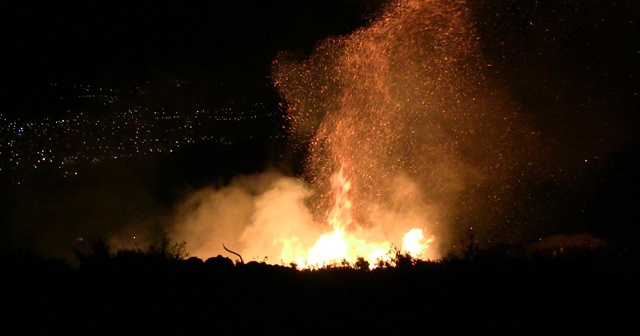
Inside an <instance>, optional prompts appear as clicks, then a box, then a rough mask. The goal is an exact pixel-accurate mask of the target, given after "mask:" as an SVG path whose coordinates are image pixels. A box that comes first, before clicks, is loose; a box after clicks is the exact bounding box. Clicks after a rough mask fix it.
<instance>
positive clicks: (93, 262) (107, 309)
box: [0, 245, 640, 335]
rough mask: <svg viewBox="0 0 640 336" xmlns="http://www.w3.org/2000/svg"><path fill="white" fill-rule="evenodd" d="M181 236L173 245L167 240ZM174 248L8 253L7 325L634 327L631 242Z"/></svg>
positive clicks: (204, 329)
mask: <svg viewBox="0 0 640 336" xmlns="http://www.w3.org/2000/svg"><path fill="white" fill-rule="evenodd" d="M175 247H177V249H176V248H175ZM179 252H180V246H179V245H175V246H173V248H172V247H171V246H169V245H164V246H163V247H162V248H160V249H149V250H145V251H141V250H137V251H119V252H117V253H115V254H111V253H109V250H108V249H102V250H101V249H100V248H97V249H94V251H93V252H92V253H89V254H79V255H78V256H79V259H80V261H81V265H80V266H79V267H71V266H69V265H68V264H66V263H64V262H60V261H56V260H45V259H41V258H37V257H34V256H33V255H29V254H26V253H22V254H20V253H16V252H11V253H8V252H5V253H3V255H2V260H1V264H0V266H1V268H2V278H1V280H0V304H1V305H2V307H1V309H2V312H3V313H2V314H1V315H0V316H1V317H0V319H1V321H0V325H1V326H2V334H3V335H18V334H20V335H24V334H33V333H34V332H35V333H37V334H45V333H46V334H52V333H57V332H61V333H63V334H67V335H68V334H83V335H126V334H136V335H164V334H167V335H168V334H171V335H189V334H210V335H213V334H216V333H222V332H225V333H232V334H242V333H246V332H259V333H261V334H262V333H269V334H271V333H274V332H279V333H284V334H327V333H329V332H340V333H345V332H354V333H357V334H362V333H373V334H383V333H392V334H404V333H408V332H411V333H419V334H435V333H440V334H441V333H444V334H447V335H451V334H467V335H468V334H471V333H474V334H485V333H487V332H491V333H494V334H507V333H509V334H513V335H529V334H536V335H554V334H563V335H567V334H585V333H586V334H610V335H620V334H633V333H634V332H636V331H637V330H638V329H637V327H638V319H637V312H638V308H639V304H638V302H639V301H638V299H640V295H639V290H638V284H639V283H640V281H638V280H640V277H639V272H638V258H637V256H638V253H637V250H635V251H634V250H633V249H630V248H607V249H600V250H596V251H587V252H583V253H574V254H566V255H555V256H540V257H535V256H529V257H517V256H516V257H514V256H510V257H506V256H498V255H493V256H490V255H482V254H481V253H474V254H473V255H464V256H461V257H449V258H446V259H444V260H442V261H438V262H425V261H418V260H415V259H412V258H410V257H408V256H406V255H401V254H397V255H396V259H395V260H394V262H393V263H391V264H387V265H382V266H383V267H379V268H376V269H373V270H368V269H367V267H368V265H367V264H366V263H358V264H356V265H351V266H346V265H333V266H329V267H325V268H322V269H319V270H313V271H310V270H298V269H296V268H295V267H294V266H278V265H268V264H265V263H259V262H255V261H253V262H249V263H246V264H244V263H240V262H236V263H234V262H233V261H232V260H231V259H228V258H225V257H222V256H218V257H216V258H210V259H207V260H206V261H203V260H201V259H198V258H194V257H192V258H186V255H183V254H180V253H179Z"/></svg>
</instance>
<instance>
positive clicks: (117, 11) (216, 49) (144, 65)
mask: <svg viewBox="0 0 640 336" xmlns="http://www.w3.org/2000/svg"><path fill="white" fill-rule="evenodd" d="M377 2H378V3H379V1H365V0H348V1H343V0H333V1H312V0H298V1H283V0H274V1H246V0H239V1H229V0H222V1H206V2H197V3H192V2H190V3H188V4H187V3H185V2H182V1H162V2H158V1H136V2H128V1H127V2H125V1H115V2H114V1H64V2H57V1H56V2H48V1H47V2H31V1H28V2H23V1H15V2H3V3H2V4H0V43H1V45H2V50H3V55H4V57H5V60H4V61H3V65H2V67H1V68H0V69H1V71H2V77H3V81H4V82H9V83H16V82H18V83H21V84H22V83H30V82H32V81H38V80H49V79H51V80H58V81H59V80H75V81H94V80H116V81H117V80H124V81H129V80H131V79H135V78H142V79H148V78H152V79H153V78H158V77H164V76H166V77H171V76H174V77H178V78H179V77H182V78H180V79H185V80H203V81H205V80H206V81H208V82H216V81H218V82H222V83H224V84H228V85H232V86H233V85H235V86H239V87H240V88H241V87H242V86H243V85H247V83H252V82H257V81H261V83H260V84H262V82H264V78H265V76H266V75H268V73H269V65H270V62H271V60H273V58H274V57H275V55H276V54H277V53H278V52H279V51H282V50H300V51H303V52H304V51H309V50H310V49H311V48H312V47H313V45H314V44H315V43H316V42H317V41H318V40H319V39H321V38H324V37H326V36H328V35H336V34H343V33H346V32H349V31H351V30H353V29H354V28H356V27H358V26H359V25H362V24H363V23H365V22H366V19H367V17H368V16H370V14H371V13H372V12H373V11H374V10H375V8H376V6H375V3H377Z"/></svg>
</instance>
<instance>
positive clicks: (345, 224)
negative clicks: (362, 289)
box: [282, 169, 434, 268]
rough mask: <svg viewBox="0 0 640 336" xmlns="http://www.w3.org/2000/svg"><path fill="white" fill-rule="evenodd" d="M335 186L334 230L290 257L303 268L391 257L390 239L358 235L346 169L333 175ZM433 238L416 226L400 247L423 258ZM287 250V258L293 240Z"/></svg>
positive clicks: (373, 262)
mask: <svg viewBox="0 0 640 336" xmlns="http://www.w3.org/2000/svg"><path fill="white" fill-rule="evenodd" d="M332 188H333V190H334V191H335V193H336V194H335V204H334V206H333V208H332V209H331V211H330V213H329V216H328V218H327V224H328V225H329V226H330V228H331V230H330V231H328V232H326V233H324V234H322V235H320V237H319V238H318V239H317V240H316V242H315V244H314V245H313V246H312V247H311V248H310V249H309V250H308V253H306V255H304V253H301V252H302V251H301V250H300V249H297V250H296V251H297V255H296V256H294V257H293V258H290V259H293V260H294V261H295V262H296V264H298V265H299V266H300V267H302V268H309V267H321V266H323V265H327V264H331V263H342V262H347V263H349V264H354V263H355V262H356V261H357V260H358V258H363V259H364V260H366V261H367V262H368V263H369V264H370V265H371V266H372V267H375V266H376V265H377V263H378V262H379V261H388V260H389V259H390V258H391V257H390V255H389V253H390V252H392V248H393V245H392V244H391V243H390V242H389V241H382V242H375V241H367V240H366V239H364V238H362V237H359V236H358V233H359V232H362V230H355V229H357V228H355V226H356V224H355V223H353V221H352V217H351V207H352V203H351V201H350V200H349V198H348V193H349V191H350V189H351V183H350V182H349V181H348V179H347V178H346V177H345V175H344V170H343V169H340V171H339V172H338V173H337V174H335V175H334V176H333V178H332ZM433 239H434V238H433V237H431V238H429V239H425V236H424V231H423V229H421V228H413V229H411V230H409V231H408V232H407V233H405V235H404V237H403V241H402V248H401V250H400V251H401V252H403V253H409V254H410V255H411V256H412V257H414V258H417V259H419V258H420V257H421V256H422V254H423V253H424V252H425V251H426V250H427V249H428V247H429V244H430V243H431V242H432V241H433ZM294 240H297V239H294ZM285 250H286V253H284V252H285V251H283V255H282V257H283V259H286V258H284V257H285V256H286V255H289V256H291V253H292V251H293V249H292V248H291V244H290V241H287V242H286V243H285Z"/></svg>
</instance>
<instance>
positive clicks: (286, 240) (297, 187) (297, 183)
mask: <svg viewBox="0 0 640 336" xmlns="http://www.w3.org/2000/svg"><path fill="white" fill-rule="evenodd" d="M310 194H311V191H310V189H309V187H308V186H307V185H306V184H305V183H304V182H303V181H302V180H300V179H296V178H293V177H287V176H284V175H283V174H281V173H279V172H276V171H267V172H264V173H256V174H253V175H246V176H238V177H236V178H234V179H233V180H232V181H231V183H229V185H227V186H224V187H221V188H214V187H208V188H205V189H202V190H199V191H198V192H196V193H194V194H192V195H190V196H189V197H188V198H187V199H186V200H185V201H184V202H183V203H182V204H181V205H180V206H179V208H178V209H177V212H176V215H175V223H176V224H175V225H174V227H173V229H172V232H171V237H172V239H174V240H176V241H185V242H187V243H188V245H187V247H188V250H189V252H190V253H192V254H193V255H196V256H199V257H205V258H206V257H210V256H215V255H218V254H227V252H225V251H224V249H223V248H222V244H224V245H226V246H227V247H229V248H230V249H232V250H234V251H238V252H240V253H241V254H242V255H243V256H244V257H245V258H246V259H248V260H251V259H254V260H260V261H262V260H264V258H265V257H267V258H269V260H270V261H271V262H274V263H279V262H280V261H281V260H280V258H281V256H282V254H283V249H284V250H285V251H284V252H285V253H286V252H287V251H289V250H299V249H300V248H301V247H302V246H307V245H309V244H310V243H312V242H309V241H308V240H305V239H308V237H310V235H309V230H314V228H317V226H316V225H314V224H313V221H312V218H311V214H310V212H309V210H308V209H307V207H306V206H305V198H307V197H308V196H309V195H310Z"/></svg>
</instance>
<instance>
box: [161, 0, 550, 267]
mask: <svg viewBox="0 0 640 336" xmlns="http://www.w3.org/2000/svg"><path fill="white" fill-rule="evenodd" d="M470 15H471V14H470V11H469V9H468V8H466V7H465V5H464V3H462V2H442V1H396V2H392V3H390V4H389V5H388V6H387V7H386V10H385V11H384V12H383V13H381V14H380V15H379V17H378V18H377V19H376V20H375V21H373V22H372V23H371V24H370V25H369V26H367V27H365V28H362V29H360V30H358V31H356V32H354V33H352V34H350V35H348V36H340V37H334V38H330V39H328V40H325V41H323V42H322V43H321V44H320V45H318V46H317V48H316V49H315V51H314V52H313V54H311V55H310V56H308V57H299V56H296V55H295V54H293V53H286V52H284V53H281V54H280V56H279V57H278V58H277V59H276V60H275V61H274V62H273V75H272V78H273V83H274V85H275V86H276V87H277V89H278V90H279V92H280V94H281V96H282V98H283V99H284V101H285V107H286V109H287V115H288V119H289V121H290V124H291V145H292V146H294V147H296V148H297V149H298V150H299V151H303V152H305V153H307V157H306V160H305V172H304V174H303V176H302V177H301V178H294V177H288V176H281V175H280V174H278V173H276V172H268V173H264V174H257V175H254V176H246V177H238V178H237V179H236V180H235V181H233V182H232V183H231V184H230V185H228V186H225V187H223V188H218V189H215V188H211V189H208V190H201V191H200V192H198V193H196V194H195V195H193V196H191V197H190V198H188V199H187V200H186V201H185V202H184V204H183V206H182V208H181V209H180V210H179V211H178V214H177V216H176V220H175V222H176V224H175V226H174V230H173V238H174V239H176V240H179V241H186V242H187V243H188V245H189V246H190V249H191V251H192V253H193V254H194V255H197V256H201V257H209V256H214V255H217V254H219V253H220V252H221V246H222V244H223V243H225V244H227V246H234V247H236V248H237V250H238V251H239V252H240V253H241V254H242V255H244V256H245V257H248V258H252V259H257V260H268V261H269V262H272V263H276V264H279V263H284V264H289V263H296V264H297V265H299V266H301V267H313V266H322V265H323V264H326V263H331V262H343V261H346V262H348V263H354V262H355V261H356V260H357V258H359V257H360V258H364V259H365V260H367V261H368V262H369V263H370V264H372V265H375V264H376V263H377V262H379V261H384V259H385V258H388V255H389V252H390V251H392V250H393V249H398V250H400V251H402V252H404V253H409V254H411V255H412V256H414V257H416V258H421V259H426V260H428V259H438V258H440V257H441V256H442V254H443V251H447V250H450V249H451V248H453V247H454V245H455V241H456V239H457V237H459V235H460V234H461V233H464V232H466V231H467V230H469V226H470V225H469V223H470V222H472V221H473V223H474V224H473V226H476V228H477V227H483V226H484V229H489V228H488V227H487V225H489V224H487V223H491V221H492V219H494V218H495V217H494V216H496V215H499V214H500V212H501V211H502V210H503V209H502V208H503V207H504V202H502V201H500V200H505V199H508V198H509V196H510V193H511V192H512V190H513V189H514V188H515V187H516V184H518V183H521V182H522V180H523V179H527V178H529V177H530V176H531V174H532V166H533V164H532V163H531V162H529V161H528V160H530V159H531V158H530V156H531V155H533V154H534V153H533V152H534V145H535V144H536V142H537V133H536V132H535V131H533V130H531V129H529V128H528V127H527V124H526V122H525V120H524V118H521V117H520V116H519V115H518V114H517V113H516V109H515V108H514V106H513V104H512V103H511V102H510V101H509V98H508V96H507V95H506V94H505V93H503V92H501V90H500V89H499V88H498V86H497V85H496V84H495V83H493V82H492V80H491V78H490V77H489V76H487V74H488V69H489V68H490V66H491V64H488V63H487V61H485V60H484V59H483V57H482V54H481V52H480V50H479V46H478V42H477V36H476V33H475V28H474V26H473V24H472V20H471V17H470ZM535 169H539V168H538V167H535ZM472 200H476V201H475V202H472ZM491 231H492V232H493V233H492V234H493V235H494V236H491V235H487V236H483V239H486V240H488V241H490V240H491V239H496V238H497V236H499V235H500V234H502V233H500V232H504V231H509V230H508V228H507V229H505V228H502V229H497V230H496V229H493V228H491ZM479 232H484V231H479Z"/></svg>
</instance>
